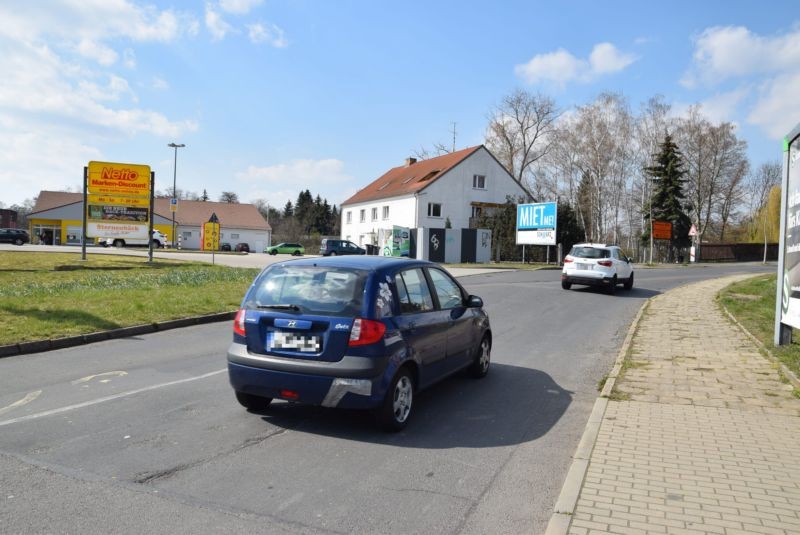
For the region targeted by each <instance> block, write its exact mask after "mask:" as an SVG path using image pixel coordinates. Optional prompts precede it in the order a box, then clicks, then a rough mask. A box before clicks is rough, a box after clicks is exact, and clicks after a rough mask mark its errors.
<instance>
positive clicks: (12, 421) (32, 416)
mask: <svg viewBox="0 0 800 535" xmlns="http://www.w3.org/2000/svg"><path fill="white" fill-rule="evenodd" d="M226 371H228V368H223V369H221V370H217V371H214V372H209V373H204V374H203V375H197V376H195V377H187V378H186V379H178V380H177V381H169V382H168V383H160V384H157V385H152V386H146V387H144V388H137V389H136V390H129V391H128V392H120V393H119V394H114V395H113V396H105V397H102V398H97V399H93V400H91V401H84V402H83V403H76V404H75V405H68V406H66V407H59V408H57V409H51V410H49V411H44V412H37V413H35V414H28V415H26V416H20V417H18V418H12V419H10V420H3V421H0V427H2V426H4V425H10V424H15V423H18V422H27V421H28V420H35V419H37V418H43V417H45V416H52V415H54V414H61V413H62V412H67V411H71V410H75V409H82V408H84V407H90V406H92V405H97V404H98V403H105V402H106V401H112V400H115V399H120V398H125V397H128V396H133V395H136V394H141V393H142V392H149V391H151V390H157V389H159V388H164V387H167V386H174V385H179V384H183V383H189V382H192V381H198V380H200V379H206V378H208V377H211V376H214V375H219V374H220V373H223V372H226ZM29 395H30V394H29ZM37 395H38V394H37ZM20 401H22V400H20ZM17 403H19V401H18V402H17Z"/></svg>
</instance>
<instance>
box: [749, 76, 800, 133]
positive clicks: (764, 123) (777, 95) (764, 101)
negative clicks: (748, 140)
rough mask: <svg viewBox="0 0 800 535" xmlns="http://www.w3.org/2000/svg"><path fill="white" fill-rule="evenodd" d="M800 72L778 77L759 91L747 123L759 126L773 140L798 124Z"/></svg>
mask: <svg viewBox="0 0 800 535" xmlns="http://www.w3.org/2000/svg"><path fill="white" fill-rule="evenodd" d="M797 95H800V72H794V73H791V74H786V75H782V76H778V77H776V78H775V79H773V80H770V81H769V82H767V83H766V84H764V87H763V88H762V90H761V93H760V98H759V99H758V102H756V104H755V106H754V107H753V109H752V110H751V111H750V114H749V115H748V116H747V121H748V122H749V123H751V124H755V125H758V126H760V127H761V128H762V129H763V130H764V131H765V132H766V133H767V135H769V136H770V137H771V138H773V139H781V138H782V137H783V136H785V135H786V134H788V133H789V131H790V130H791V129H792V128H794V127H795V126H796V125H797V124H798V123H800V108H798V107H797Z"/></svg>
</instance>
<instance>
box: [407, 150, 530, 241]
mask: <svg viewBox="0 0 800 535" xmlns="http://www.w3.org/2000/svg"><path fill="white" fill-rule="evenodd" d="M473 175H483V176H485V177H486V182H485V186H486V187H485V189H476V188H473V187H472V177H473ZM418 195H419V212H420V213H419V224H418V226H420V227H428V228H444V226H445V222H446V221H447V218H448V217H449V218H450V224H451V225H452V228H454V229H459V228H469V218H470V217H472V205H471V203H472V202H474V201H477V202H488V203H501V204H502V203H504V202H506V196H508V195H513V196H514V197H518V196H525V195H526V193H525V191H524V190H523V189H522V188H521V187H520V186H519V185H518V184H517V183H516V182H515V181H514V180H513V179H512V178H511V177H510V176H509V174H508V173H507V172H506V170H505V169H504V168H503V167H502V166H501V165H500V164H499V163H497V161H496V160H495V159H494V158H493V157H492V155H491V154H489V152H488V151H487V150H486V149H485V148H481V149H479V150H478V151H477V152H475V153H474V154H472V155H471V156H470V157H468V158H467V159H466V160H464V161H462V162H461V163H460V164H458V165H457V166H456V167H455V168H453V169H451V170H450V171H449V172H448V173H447V174H445V175H444V176H442V178H440V179H439V180H437V181H435V182H433V183H432V184H431V185H430V186H428V187H427V188H425V189H424V190H423V191H421V192H419V194H418ZM429 203H438V204H441V205H442V215H441V217H428V204H429Z"/></svg>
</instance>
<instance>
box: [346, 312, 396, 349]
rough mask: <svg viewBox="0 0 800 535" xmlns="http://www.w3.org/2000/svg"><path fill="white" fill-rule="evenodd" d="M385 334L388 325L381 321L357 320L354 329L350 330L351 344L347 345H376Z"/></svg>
mask: <svg viewBox="0 0 800 535" xmlns="http://www.w3.org/2000/svg"><path fill="white" fill-rule="evenodd" d="M385 332H386V325H384V324H383V323H381V322H380V321H373V320H365V319H362V318H356V320H355V321H354V322H353V328H352V329H351V330H350V342H349V343H348V344H347V345H349V346H351V347H352V346H363V345H367V344H374V343H375V342H377V341H379V340H380V339H381V338H383V333H385Z"/></svg>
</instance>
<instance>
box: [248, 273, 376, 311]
mask: <svg viewBox="0 0 800 535" xmlns="http://www.w3.org/2000/svg"><path fill="white" fill-rule="evenodd" d="M366 280H367V272H366V271H364V270H359V269H348V268H333V267H318V266H281V265H274V266H272V267H270V268H269V269H268V270H267V271H265V272H264V273H262V274H261V276H259V277H258V279H256V282H255V283H254V284H253V288H252V289H251V290H250V291H249V292H248V293H247V300H246V301H245V303H244V307H245V308H269V305H295V306H297V307H299V309H300V312H301V313H303V314H320V315H325V316H355V315H358V314H359V312H360V311H361V303H362V300H363V295H364V284H365V282H366Z"/></svg>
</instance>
